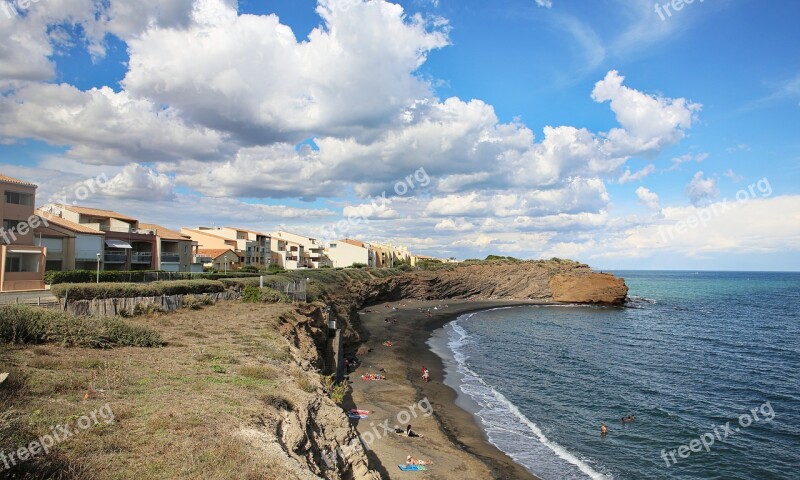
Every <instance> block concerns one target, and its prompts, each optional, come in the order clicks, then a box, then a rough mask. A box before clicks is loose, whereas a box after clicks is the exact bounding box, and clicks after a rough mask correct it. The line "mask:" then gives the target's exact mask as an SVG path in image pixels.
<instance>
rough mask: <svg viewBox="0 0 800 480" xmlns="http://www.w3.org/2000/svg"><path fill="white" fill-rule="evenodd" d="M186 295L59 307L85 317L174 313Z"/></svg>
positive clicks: (228, 296) (223, 295)
mask: <svg viewBox="0 0 800 480" xmlns="http://www.w3.org/2000/svg"><path fill="white" fill-rule="evenodd" d="M190 296H194V297H203V296H205V297H209V298H210V299H211V300H212V301H213V302H215V303H216V302H218V301H220V300H237V299H239V298H241V296H242V295H241V293H239V292H231V291H228V292H220V293H209V294H203V295H190ZM185 298H186V295H162V296H160V297H133V298H95V299H94V300H77V301H74V302H69V303H67V304H66V305H64V301H63V300H62V301H61V304H60V305H58V306H59V307H60V308H61V309H63V310H64V311H66V312H67V313H71V314H72V315H77V316H85V317H99V318H108V317H117V316H129V315H134V314H136V313H138V312H141V311H146V310H147V309H148V308H150V307H156V308H159V309H160V310H162V311H164V312H173V311H175V310H179V309H181V308H183V303H184V300H185Z"/></svg>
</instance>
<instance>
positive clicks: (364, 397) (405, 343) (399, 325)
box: [345, 300, 536, 479]
mask: <svg viewBox="0 0 800 480" xmlns="http://www.w3.org/2000/svg"><path fill="white" fill-rule="evenodd" d="M526 303H533V302H521V301H508V300H496V301H489V300H481V301H466V300H446V301H417V300H404V301H401V302H394V303H391V304H389V306H390V307H397V310H393V309H392V308H386V307H385V306H384V305H383V304H382V305H377V306H372V307H369V308H367V309H365V312H366V313H362V314H360V318H361V321H362V323H363V327H364V331H365V333H366V335H367V337H366V338H367V341H366V343H365V344H364V346H362V350H363V349H365V348H369V349H371V350H372V351H371V352H369V353H366V354H363V355H359V357H358V358H359V359H360V360H361V365H360V367H359V368H357V369H355V370H354V371H353V372H351V374H350V381H351V386H352V387H353V391H352V394H351V395H350V397H349V398H348V401H347V402H346V403H345V407H346V408H347V409H351V408H357V409H360V410H369V411H370V415H369V419H362V420H351V422H352V423H353V424H354V425H355V426H356V428H357V429H358V431H359V433H360V434H361V435H362V438H363V439H364V440H365V442H367V443H368V445H369V448H370V451H369V452H368V453H367V454H368V456H369V458H370V462H371V464H372V466H373V467H375V468H377V469H378V470H379V471H380V473H381V476H382V477H383V478H387V479H392V478H408V477H409V476H414V477H418V478H429V479H453V478H457V479H485V478H498V479H500V478H502V479H535V478H536V477H534V476H533V475H531V474H530V473H529V472H528V471H527V470H526V469H525V468H524V467H522V466H521V465H518V464H516V463H514V461H513V460H512V459H511V458H510V457H508V456H507V455H506V454H504V453H503V452H501V451H500V450H498V449H497V448H496V447H494V446H493V445H492V444H490V443H489V442H488V440H486V437H485V435H484V433H483V431H482V430H481V428H480V427H479V426H478V424H477V421H476V420H477V419H476V418H475V416H474V415H473V414H472V413H469V412H467V411H465V410H462V409H461V408H460V407H458V406H456V404H455V400H456V395H457V394H456V392H455V391H454V390H453V389H452V388H450V387H448V386H447V385H445V384H444V383H443V381H444V371H443V368H444V367H443V365H442V360H441V359H440V358H439V357H438V356H437V355H436V354H434V353H433V352H431V351H430V348H429V346H428V344H427V342H428V340H429V338H430V337H431V333H432V332H433V331H434V330H436V329H438V328H441V327H442V326H444V325H445V324H446V323H448V322H450V321H451V320H454V319H455V318H456V317H458V316H459V315H461V314H464V313H467V312H471V311H476V310H485V309H489V308H494V307H500V306H510V305H523V304H526ZM444 304H447V305H448V308H445V309H440V310H435V311H434V310H433V307H435V306H437V305H444ZM428 308H431V314H432V315H431V317H426V315H425V313H421V312H420V311H419V310H420V309H422V310H423V312H424V311H426V310H427V309H428ZM386 318H390V319H396V320H397V322H396V323H394V322H389V323H387V322H385V321H384V319H386ZM387 340H390V341H392V342H393V344H394V346H392V347H386V346H383V342H385V341H387ZM423 366H425V367H427V368H428V369H429V370H430V376H431V378H430V382H429V383H425V382H424V381H423V380H422V367H423ZM381 368H383V369H384V370H385V371H386V372H385V373H384V372H380V371H379V370H380V369H381ZM364 373H375V374H378V373H380V374H383V375H385V376H386V380H377V381H375V380H373V381H365V380H362V379H361V375H362V374H364ZM424 399H427V400H428V402H429V403H428V402H425V401H424ZM404 422H408V423H410V424H411V425H412V428H413V430H414V431H415V432H417V433H419V434H421V435H423V436H424V438H409V437H406V436H405V435H398V434H395V433H394V428H402V429H405V426H406V424H405V423H404ZM387 427H388V429H389V430H390V431H389V432H387V430H386V428H387ZM407 455H411V456H413V457H415V458H417V459H424V460H432V461H433V462H434V463H433V465H432V466H429V467H428V470H427V471H425V472H402V471H400V469H399V468H398V467H397V466H398V465H399V464H404V463H405V460H406V456H407Z"/></svg>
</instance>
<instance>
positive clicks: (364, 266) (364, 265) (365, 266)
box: [351, 262, 367, 268]
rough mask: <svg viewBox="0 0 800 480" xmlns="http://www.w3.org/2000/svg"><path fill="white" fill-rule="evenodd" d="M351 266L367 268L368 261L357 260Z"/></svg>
mask: <svg viewBox="0 0 800 480" xmlns="http://www.w3.org/2000/svg"><path fill="white" fill-rule="evenodd" d="M351 267H353V268H367V264H366V263H358V262H356V263H354V264H352V265H351Z"/></svg>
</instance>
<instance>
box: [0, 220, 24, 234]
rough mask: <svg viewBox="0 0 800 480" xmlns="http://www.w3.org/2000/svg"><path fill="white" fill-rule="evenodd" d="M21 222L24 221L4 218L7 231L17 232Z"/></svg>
mask: <svg viewBox="0 0 800 480" xmlns="http://www.w3.org/2000/svg"><path fill="white" fill-rule="evenodd" d="M20 223H22V222H21V221H19V220H3V230H5V231H6V232H15V231H16V230H17V227H18V226H19V224H20Z"/></svg>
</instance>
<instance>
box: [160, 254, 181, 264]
mask: <svg viewBox="0 0 800 480" xmlns="http://www.w3.org/2000/svg"><path fill="white" fill-rule="evenodd" d="M180 261H181V255H180V254H179V253H162V254H161V263H180Z"/></svg>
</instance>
